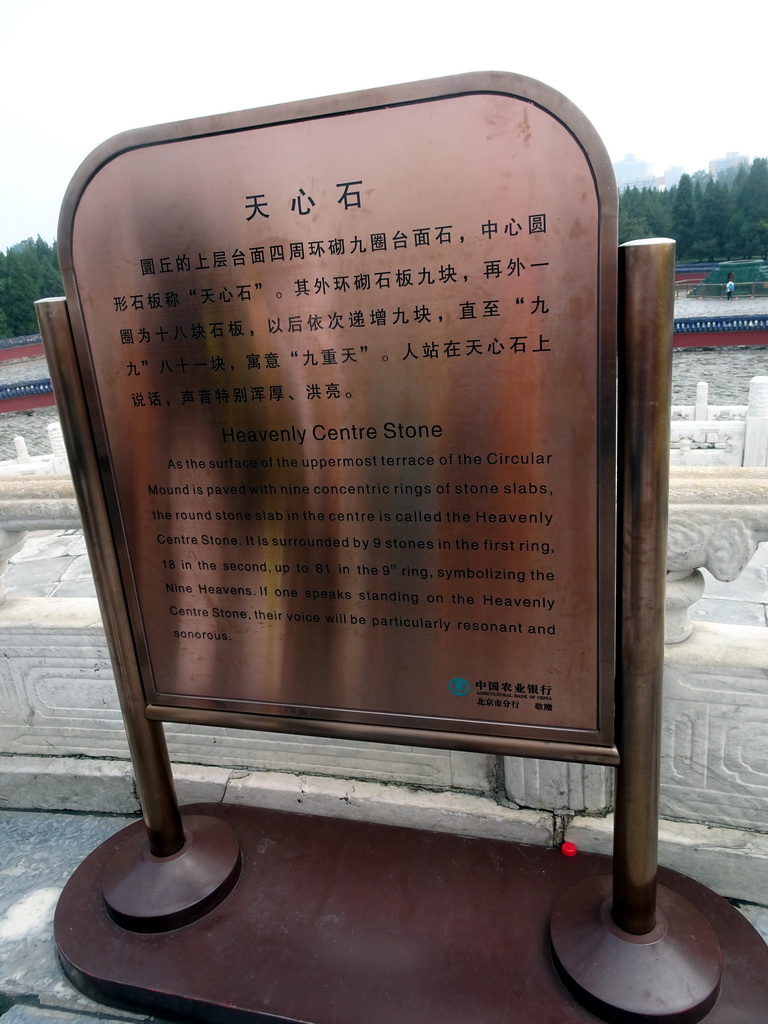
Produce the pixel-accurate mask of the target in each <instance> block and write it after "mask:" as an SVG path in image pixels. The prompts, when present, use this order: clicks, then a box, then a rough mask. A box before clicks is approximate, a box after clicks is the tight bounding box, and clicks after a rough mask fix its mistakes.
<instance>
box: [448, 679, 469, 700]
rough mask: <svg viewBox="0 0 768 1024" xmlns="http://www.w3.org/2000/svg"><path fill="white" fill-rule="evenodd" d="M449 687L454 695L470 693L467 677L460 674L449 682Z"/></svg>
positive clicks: (463, 695) (464, 695) (461, 695)
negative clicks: (463, 677)
mask: <svg viewBox="0 0 768 1024" xmlns="http://www.w3.org/2000/svg"><path fill="white" fill-rule="evenodd" d="M448 689H449V690H450V691H451V693H452V694H453V695H454V697H466V696H467V694H468V693H469V690H470V686H469V683H468V681H467V680H466V679H462V678H461V677H460V676H457V677H456V678H455V679H452V680H451V681H450V683H448Z"/></svg>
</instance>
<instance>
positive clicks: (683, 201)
mask: <svg viewBox="0 0 768 1024" xmlns="http://www.w3.org/2000/svg"><path fill="white" fill-rule="evenodd" d="M672 193H674V196H673V199H672V237H673V238H674V239H675V240H676V242H677V258H678V260H679V261H683V260H689V259H692V258H693V257H694V251H693V243H694V240H695V237H696V194H695V192H694V188H693V181H692V180H691V176H690V174H684V175H683V176H682V177H681V178H680V181H679V182H678V184H677V186H676V187H675V188H674V189H670V194H672Z"/></svg>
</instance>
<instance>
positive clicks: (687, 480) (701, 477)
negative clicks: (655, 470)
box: [665, 467, 768, 643]
mask: <svg viewBox="0 0 768 1024" xmlns="http://www.w3.org/2000/svg"><path fill="white" fill-rule="evenodd" d="M764 540H768V469H751V468H736V469H728V468H717V467H713V468H705V467H681V468H678V469H674V468H673V469H672V471H671V473H670V486H669V540H668V544H667V617H666V637H665V639H666V642H667V643H680V642H681V641H683V640H687V639H688V637H689V636H690V635H691V629H692V625H691V621H690V619H689V617H688V609H689V608H690V606H691V605H692V604H693V603H694V602H695V601H698V599H699V598H700V597H701V595H702V593H703V592H704V577H703V575H702V574H701V571H700V570H701V569H708V570H709V572H711V573H712V575H713V576H714V577H715V579H717V580H721V581H723V582H730V581H733V580H735V579H736V578H737V577H738V576H739V574H740V573H741V572H742V570H743V569H744V568H745V566H746V565H747V563H748V562H749V560H750V559H751V558H752V556H753V555H754V553H755V551H756V550H757V546H758V544H760V543H761V542H762V541H764Z"/></svg>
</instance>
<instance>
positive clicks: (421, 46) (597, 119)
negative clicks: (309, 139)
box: [0, 0, 768, 251]
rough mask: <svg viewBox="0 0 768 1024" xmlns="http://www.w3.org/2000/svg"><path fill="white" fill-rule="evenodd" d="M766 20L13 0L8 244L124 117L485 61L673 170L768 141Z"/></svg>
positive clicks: (430, 73)
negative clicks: (549, 90) (543, 89)
mask: <svg viewBox="0 0 768 1024" xmlns="http://www.w3.org/2000/svg"><path fill="white" fill-rule="evenodd" d="M766 30H768V4H766V3H765V0H741V2H740V3H738V4H730V5H729V4H726V3H723V2H720V0H719V2H714V0H699V2H698V3H695V4H693V3H674V2H673V0H664V2H662V0H644V2H643V3H641V4H631V5H630V4H624V3H621V2H620V0H612V2H604V0H594V2H590V0H581V2H578V3H576V2H573V0H569V2H567V3H565V2H561V0H527V2H525V3H522V2H520V0H471V2H457V0H453V2H451V0H440V2H435V0H387V2H386V3H382V2H379V0H332V2H325V3H323V2H322V0H314V2H312V3H310V2H308V0H282V2H280V0H276V2H273V3H265V2H264V0H208V2H205V3H203V2H200V0H130V2H127V0H0V75H2V87H1V88H0V250H2V251H5V250H6V249H7V248H8V247H9V246H11V245H13V244H15V243H16V242H18V241H21V240H22V239H24V238H28V237H36V236H37V235H40V236H42V237H43V238H44V239H45V240H46V241H48V242H51V241H53V239H54V238H55V237H56V234H57V222H58V215H59V210H60V207H61V202H62V199H63V197H64V193H65V191H66V188H67V185H68V184H69V181H70V179H71V178H72V176H73V174H74V172H75V170H76V169H77V167H78V166H79V164H80V163H81V162H82V161H83V160H84V159H85V157H86V156H87V155H88V154H89V153H90V152H91V151H92V150H93V149H95V148H96V146H98V145H99V144H100V143H101V142H103V141H105V140H106V139H108V138H110V137H111V136H113V135H116V134H117V133H118V132H121V131H125V130H128V129H131V128H140V127H144V126H146V125H151V124H160V123H164V122H168V121H177V120H184V119H186V118H191V117H200V116H203V115H207V114H216V113H224V112H226V111H231V110H244V109H247V108H250V107H261V106H267V105H269V104H273V103H283V102H288V101H293V100H301V99H308V98H310V97H315V96H327V95H333V94H336V93H344V92H353V91H357V90H359V89H366V88H373V87H377V86H385V85H394V84H397V83H400V82H411V81H418V80H421V79H428V78H438V77H442V76H445V75H455V74H459V73H463V72H467V71H489V70H493V71H512V72H515V73H516V74H521V75H525V76H527V77H529V78H534V79H538V80H539V81H540V82H544V83H545V84H546V85H549V86H551V87H553V88H554V89H557V90H558V91H559V92H561V93H563V94H564V95H565V96H567V97H568V99H570V100H571V101H572V102H573V103H574V104H575V105H576V106H577V107H579V108H580V110H581V111H582V113H583V114H584V115H585V116H586V117H587V118H588V119H589V120H590V121H591V122H592V124H593V125H594V127H595V128H596V130H597V132H598V134H599V135H600V136H601V138H602V140H603V142H604V144H605V146H606V149H607V150H608V153H609V155H610V157H611V160H612V161H614V162H616V161H618V160H621V159H623V158H624V156H625V155H626V154H628V153H634V154H635V156H636V157H638V158H639V159H643V160H648V161H650V162H651V164H652V165H653V170H654V173H656V174H659V175H660V174H662V173H663V172H664V171H665V170H666V169H667V168H669V167H673V166H682V167H683V169H684V170H686V171H688V172H691V173H692V172H693V171H696V170H699V169H705V168H707V167H708V165H709V161H710V159H712V158H714V157H718V156H724V155H725V154H726V153H728V152H739V153H743V154H745V155H747V156H749V157H753V158H754V157H755V156H768V118H767V117H766V115H765V109H764V103H765V74H764V72H765V40H766V35H767V33H766Z"/></svg>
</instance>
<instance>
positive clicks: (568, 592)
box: [60, 74, 616, 749]
mask: <svg viewBox="0 0 768 1024" xmlns="http://www.w3.org/2000/svg"><path fill="white" fill-rule="evenodd" d="M615 231H616V198H615V189H614V187H613V183H612V175H611V172H610V164H609V163H608V160H607V157H606V155H605V152H604V150H603V148H602V145H601V144H600V142H599V139H597V136H596V135H595V134H594V131H593V130H592V128H591V127H590V126H589V124H588V123H587V122H586V121H585V120H584V119H583V117H582V116H581V115H580V114H579V113H578V111H576V110H575V109H574V108H573V107H572V106H571V105H570V104H569V103H568V102H567V101H566V100H564V99H563V97H561V96H559V94H557V93H554V92H553V91H552V90H550V89H547V88H545V87H544V86H542V85H540V84H539V83H535V82H531V81H529V80H526V79H521V78H518V77H516V76H511V75H499V74H484V75H470V76H462V77H460V78H456V79H446V80H442V81H435V82H426V83H418V84H416V85H412V86H402V87H398V88H396V89H387V90H376V91H374V92H369V93H363V94H357V95H350V96H346V97H336V98H333V99H330V100H317V101H311V102H309V103H303V104H296V105H292V106H287V107H280V108H268V109H264V110H256V111H247V112H244V113H241V114H234V115H226V116H225V117H214V118H208V119H203V120H199V121H193V122H187V123H182V124H176V125H169V126H161V127H160V128H153V129H144V130H141V131H138V132H132V133H128V134H126V135H123V136H119V137H118V138H116V139H114V140H112V141H111V142H109V143H106V144H105V146H103V147H102V148H101V149H100V150H97V151H96V153H94V154H93V155H92V157H91V158H90V160H89V161H88V162H86V164H85V165H84V166H83V168H81V170H80V172H78V176H77V177H76V179H75V181H74V182H73V184H72V186H71V188H70V192H69V194H68V197H67V200H66V203H65V208H64V211H63V214H62V223H61V228H60V254H61V259H62V265H63V269H64V274H65V280H66V284H67V297H68V303H69V307H70V313H71V315H72V319H73V328H74V331H75V337H76V347H77V354H78V360H79V363H80V367H81V373H82V376H83V382H84V387H85V391H86V395H87V398H88V402H89V407H90V411H91V417H92V425H93V430H94V434H95V440H96V445H97V449H98V452H99V456H100V462H101V465H102V469H103V486H104V488H105V492H106V496H107V502H108V505H109V508H110V517H111V522H112V529H113V532H114V535H115V538H116V543H117V548H118V552H119V556H120V563H121V571H122V577H123V588H124V591H125V599H126V600H127V604H128V608H129V612H130V617H131V623H132V630H133V635H134V640H135V645H136V649H137V652H138V657H139V663H140V665H141V670H142V677H143V680H144V687H145V693H146V699H147V702H148V704H149V705H151V706H152V708H153V709H154V713H155V714H157V715H158V716H160V717H162V714H163V711H162V709H166V710H167V714H168V716H169V717H172V718H174V719H175V720H178V719H182V720H183V718H184V715H185V714H186V713H187V712H189V713H190V714H194V715H195V716H196V717H195V720H197V721H201V720H205V719H204V715H205V713H207V712H211V713H216V722H217V724H221V722H222V721H225V720H226V714H227V713H233V714H237V715H238V716H239V720H238V724H243V718H242V716H243V715H249V716H252V720H253V727H254V728H262V727H264V724H265V722H266V723H270V722H271V725H272V727H274V723H275V722H278V721H279V722H280V723H281V725H280V727H282V728H287V729H291V728H292V725H291V723H292V722H293V723H295V727H296V728H297V729H300V728H301V726H300V724H299V723H302V722H303V723H304V726H303V727H304V728H306V727H307V726H306V723H307V722H312V723H313V725H312V729H313V731H316V732H326V733H328V734H330V735H334V734H342V732H343V735H347V736H349V735H355V734H356V733H355V729H356V728H359V730H360V735H365V736H367V737H369V738H371V737H377V736H380V737H381V738H386V737H387V735H390V734H391V733H390V734H388V732H387V730H392V729H395V730H402V729H405V730H412V735H413V742H429V740H428V739H427V737H428V736H429V735H434V734H447V735H449V736H450V743H451V745H454V746H457V747H462V746H465V747H470V748H471V747H472V746H473V745H475V744H476V743H477V742H479V740H478V738H480V737H482V738H483V740H482V742H483V744H484V746H485V747H486V748H487V746H488V743H489V742H490V743H491V744H492V745H493V744H494V743H495V744H497V745H498V749H508V748H507V747H506V746H505V744H507V743H508V742H509V741H512V740H515V741H517V740H525V739H527V738H528V739H536V740H544V741H553V742H557V741H561V742H564V743H581V744H585V743H586V744H593V745H595V746H596V747H601V746H602V747H606V746H610V745H611V744H612V742H613V648H614V593H613V592H614V552H615V522H614V517H615V507H614V506H615V462H616V460H615V442H614V434H615V428H614V420H615V409H614V391H615V370H614V362H615V349H614V337H615V326H616V325H615V274H616V271H615V261H616V237H615ZM158 709H161V710H158ZM222 713H223V715H224V717H222ZM248 721H250V719H248ZM340 730H341V731H340ZM408 735H410V733H409V734H408ZM473 737H474V739H473Z"/></svg>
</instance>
